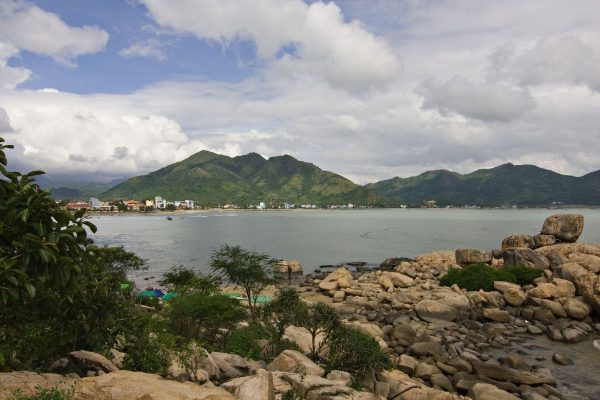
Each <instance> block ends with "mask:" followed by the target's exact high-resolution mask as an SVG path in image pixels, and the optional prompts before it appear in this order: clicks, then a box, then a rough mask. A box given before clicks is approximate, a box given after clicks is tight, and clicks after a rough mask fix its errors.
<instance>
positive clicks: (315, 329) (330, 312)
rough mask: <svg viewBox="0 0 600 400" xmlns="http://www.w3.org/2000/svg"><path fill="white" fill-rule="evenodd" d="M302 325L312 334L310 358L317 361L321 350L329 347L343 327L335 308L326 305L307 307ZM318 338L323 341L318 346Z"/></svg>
mask: <svg viewBox="0 0 600 400" xmlns="http://www.w3.org/2000/svg"><path fill="white" fill-rule="evenodd" d="M300 325H301V326H303V327H304V328H306V329H307V330H308V332H309V333H310V337H311V345H310V356H311V358H312V360H313V361H315V360H316V359H317V357H318V355H319V353H320V352H321V350H323V349H324V348H325V347H326V346H327V343H328V342H329V340H330V339H331V338H332V336H333V334H334V332H335V331H336V329H338V328H339V327H340V326H341V321H340V317H339V315H338V313H337V312H336V311H335V309H334V308H333V307H331V306H328V305H327V304H324V303H316V304H312V305H310V306H308V307H307V309H306V313H305V315H304V317H303V318H302V319H301V324H300ZM318 336H321V340H320V342H319V343H318V344H317V343H316V342H317V337H318Z"/></svg>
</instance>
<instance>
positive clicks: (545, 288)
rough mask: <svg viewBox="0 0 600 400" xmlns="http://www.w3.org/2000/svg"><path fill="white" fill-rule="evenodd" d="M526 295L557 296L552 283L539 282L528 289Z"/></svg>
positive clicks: (548, 297) (543, 297) (546, 297)
mask: <svg viewBox="0 0 600 400" xmlns="http://www.w3.org/2000/svg"><path fill="white" fill-rule="evenodd" d="M527 295H528V296H530V297H536V298H538V299H550V298H556V297H558V288H557V287H556V285H554V284H553V283H541V284H539V285H538V286H537V287H534V288H532V289H529V290H528V291H527Z"/></svg>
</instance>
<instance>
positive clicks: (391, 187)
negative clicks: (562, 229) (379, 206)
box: [366, 164, 600, 206]
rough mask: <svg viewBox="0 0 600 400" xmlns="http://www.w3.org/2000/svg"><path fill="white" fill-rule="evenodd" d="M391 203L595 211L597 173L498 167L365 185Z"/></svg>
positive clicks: (599, 187) (599, 195)
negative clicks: (558, 205) (563, 207)
mask: <svg viewBox="0 0 600 400" xmlns="http://www.w3.org/2000/svg"><path fill="white" fill-rule="evenodd" d="M366 187H367V188H369V189H371V190H374V191H376V192H377V193H380V194H382V195H384V196H386V197H388V198H390V199H392V200H394V201H395V202H398V203H404V204H409V205H418V204H421V203H422V202H423V201H426V200H435V201H436V202H437V203H438V205H442V206H443V205H458V206H460V205H465V204H469V205H481V206H509V205H531V206H534V205H550V204H555V203H562V204H579V205H599V204H600V171H596V172H593V173H590V174H587V175H585V176H582V177H574V176H569V175H561V174H558V173H556V172H553V171H550V170H547V169H543V168H539V167H536V166H534V165H513V164H503V165H500V166H498V167H495V168H489V169H480V170H477V171H475V172H472V173H470V174H466V175H461V174H458V173H456V172H450V171H447V170H436V171H427V172H424V173H422V174H421V175H418V176H415V177H410V178H398V177H396V178H392V179H387V180H383V181H380V182H376V183H370V184H368V185H366Z"/></svg>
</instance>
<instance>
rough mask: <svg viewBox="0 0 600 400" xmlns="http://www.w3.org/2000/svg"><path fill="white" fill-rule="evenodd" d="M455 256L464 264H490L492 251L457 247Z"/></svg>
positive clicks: (458, 262)
mask: <svg viewBox="0 0 600 400" xmlns="http://www.w3.org/2000/svg"><path fill="white" fill-rule="evenodd" d="M455 258H456V263H457V264H458V265H462V266H465V265H470V264H479V263H485V264H490V263H491V262H492V253H490V252H489V251H481V250H476V249H456V251H455Z"/></svg>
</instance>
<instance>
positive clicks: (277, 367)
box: [267, 350, 325, 376]
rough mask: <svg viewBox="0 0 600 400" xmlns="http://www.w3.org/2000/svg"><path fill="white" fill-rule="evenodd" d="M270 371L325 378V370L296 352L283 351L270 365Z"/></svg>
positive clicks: (268, 366) (268, 367)
mask: <svg viewBox="0 0 600 400" xmlns="http://www.w3.org/2000/svg"><path fill="white" fill-rule="evenodd" d="M267 369H268V370H269V371H285V372H294V373H297V374H306V375H317V376H323V375H324V374H325V370H324V369H323V368H321V367H319V366H318V365H317V364H315V363H314V362H313V361H312V360H311V359H310V358H308V357H306V356H305V355H304V354H302V353H300V352H299V351H295V350H284V351H282V352H281V353H280V354H279V355H278V356H277V357H275V359H274V360H273V361H271V363H270V364H269V365H267Z"/></svg>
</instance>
